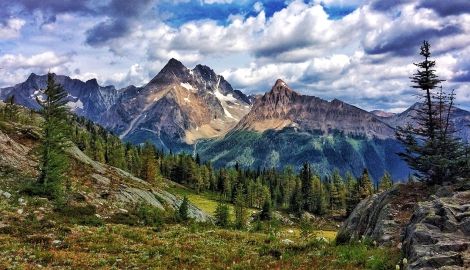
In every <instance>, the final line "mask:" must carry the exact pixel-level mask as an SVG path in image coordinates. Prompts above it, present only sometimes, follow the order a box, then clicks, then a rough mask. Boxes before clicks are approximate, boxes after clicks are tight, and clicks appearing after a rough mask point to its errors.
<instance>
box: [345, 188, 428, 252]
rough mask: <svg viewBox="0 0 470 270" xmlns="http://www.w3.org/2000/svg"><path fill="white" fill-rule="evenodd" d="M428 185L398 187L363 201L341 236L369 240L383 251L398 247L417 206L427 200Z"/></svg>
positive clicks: (351, 216)
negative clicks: (403, 231) (382, 248)
mask: <svg viewBox="0 0 470 270" xmlns="http://www.w3.org/2000/svg"><path fill="white" fill-rule="evenodd" d="M426 194H427V188H426V185H424V184H421V183H416V184H412V185H411V184H397V185H394V186H393V187H392V188H390V189H388V190H386V191H384V192H381V193H378V194H374V195H372V196H370V197H368V198H366V199H364V200H362V201H361V202H360V203H359V204H358V205H357V206H356V208H355V209H354V211H353V212H352V213H351V215H350V216H349V218H348V219H347V220H346V222H345V223H344V224H343V226H342V228H341V229H340V231H339V232H338V234H348V235H350V236H351V237H352V238H356V239H358V238H362V237H363V236H364V237H369V238H373V239H374V240H376V242H377V244H378V245H380V246H384V247H392V246H395V247H396V246H397V245H398V246H399V242H400V240H399V232H400V230H401V228H402V227H404V226H405V224H406V223H407V222H408V220H409V218H410V217H411V214H412V209H413V207H414V205H415V204H416V203H417V202H418V201H420V200H423V199H424V198H426Z"/></svg>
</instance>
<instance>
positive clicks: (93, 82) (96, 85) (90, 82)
mask: <svg viewBox="0 0 470 270" xmlns="http://www.w3.org/2000/svg"><path fill="white" fill-rule="evenodd" d="M85 83H86V84H87V85H88V86H93V87H99V85H98V81H97V80H96V79H95V78H93V79H90V80H88V81H86V82H85Z"/></svg>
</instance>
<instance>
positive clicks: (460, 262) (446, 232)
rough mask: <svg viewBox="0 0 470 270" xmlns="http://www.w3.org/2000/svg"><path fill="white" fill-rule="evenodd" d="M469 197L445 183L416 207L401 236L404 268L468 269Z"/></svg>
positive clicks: (469, 254) (469, 241)
mask: <svg viewBox="0 0 470 270" xmlns="http://www.w3.org/2000/svg"><path fill="white" fill-rule="evenodd" d="M469 199H470V190H463V191H452V189H451V187H449V186H447V187H443V188H440V189H439V190H438V191H437V192H436V195H435V196H431V198H430V200H428V201H426V202H421V203H419V204H417V205H416V206H415V209H414V211H413V216H412V217H411V219H410V221H409V223H408V224H407V225H406V227H405V228H404V229H403V232H402V239H401V240H402V241H403V252H404V257H405V258H407V259H408V262H409V264H408V268H407V269H469V268H470V230H469V225H470V200H469Z"/></svg>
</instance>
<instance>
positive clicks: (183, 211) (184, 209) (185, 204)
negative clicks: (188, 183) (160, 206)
mask: <svg viewBox="0 0 470 270" xmlns="http://www.w3.org/2000/svg"><path fill="white" fill-rule="evenodd" d="M178 213H179V215H180V218H181V219H182V220H184V221H186V220H188V219H189V201H188V197H186V196H184V197H183V201H182V202H181V205H180V207H179V209H178Z"/></svg>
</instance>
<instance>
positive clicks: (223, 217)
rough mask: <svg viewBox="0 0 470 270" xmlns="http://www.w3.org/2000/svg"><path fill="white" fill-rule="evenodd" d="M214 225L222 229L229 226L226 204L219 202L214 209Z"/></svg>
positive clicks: (228, 210)
mask: <svg viewBox="0 0 470 270" xmlns="http://www.w3.org/2000/svg"><path fill="white" fill-rule="evenodd" d="M215 220H216V224H217V225H218V226H220V227H222V228H227V227H228V226H229V225H230V209H229V207H228V205H227V204H226V203H224V202H223V201H222V199H220V200H219V202H218V203H217V207H216V208H215Z"/></svg>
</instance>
